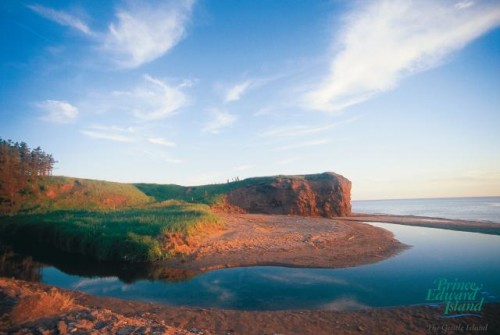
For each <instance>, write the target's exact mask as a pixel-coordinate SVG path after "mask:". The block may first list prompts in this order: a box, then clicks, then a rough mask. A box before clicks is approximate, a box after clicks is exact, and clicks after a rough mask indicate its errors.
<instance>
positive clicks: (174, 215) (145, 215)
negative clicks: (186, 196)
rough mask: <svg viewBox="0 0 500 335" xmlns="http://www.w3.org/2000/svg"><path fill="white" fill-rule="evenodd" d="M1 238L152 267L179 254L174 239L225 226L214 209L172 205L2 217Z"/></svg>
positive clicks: (204, 206) (185, 237)
mask: <svg viewBox="0 0 500 335" xmlns="http://www.w3.org/2000/svg"><path fill="white" fill-rule="evenodd" d="M0 219H1V221H2V224H0V236H1V237H2V239H3V240H5V241H9V242H14V243H21V242H22V243H29V244H40V245H50V246H51V247H55V248H56V249H59V250H61V251H64V252H71V253H79V254H83V255H85V256H89V257H92V258H95V259H98V260H122V261H130V262H150V261H156V260H161V259H165V258H168V257H169V256H171V255H172V253H173V252H175V249H174V247H175V246H174V245H172V244H171V243H169V236H170V237H171V236H181V237H182V238H183V239H188V238H189V237H190V236H192V235H195V234H198V233H200V232H203V231H207V230H209V229H213V228H214V227H220V226H221V225H222V224H221V222H220V220H219V219H218V217H217V216H216V215H215V214H213V213H212V212H211V211H210V209H209V207H208V206H206V205H200V204H188V203H181V202H178V201H167V202H164V203H156V204H152V205H148V206H143V207H138V208H128V209H120V210H114V211H90V210H59V211H51V212H48V213H45V214H40V213H38V214H19V215H16V216H10V217H2V218H0Z"/></svg>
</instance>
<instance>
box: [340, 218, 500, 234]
mask: <svg viewBox="0 0 500 335" xmlns="http://www.w3.org/2000/svg"><path fill="white" fill-rule="evenodd" d="M341 219H342V220H345V221H351V222H366V223H369V222H384V223H392V224H399V225H405V226H416V227H426V228H438V229H449V230H455V231H463V232H469V233H481V234H489V235H500V223H495V222H490V221H468V220H457V219H446V218H436V217H428V216H416V215H390V214H361V213H353V214H352V215H351V216H348V217H343V218H341Z"/></svg>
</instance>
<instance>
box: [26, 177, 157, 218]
mask: <svg viewBox="0 0 500 335" xmlns="http://www.w3.org/2000/svg"><path fill="white" fill-rule="evenodd" d="M150 202H152V199H151V198H150V197H148V196H147V195H145V194H144V193H143V192H141V191H140V190H139V189H138V188H137V187H135V186H134V185H133V184H124V183H114V182H108V181H101V180H90V179H80V178H70V177H59V176H58V177H46V178H43V179H42V180H41V181H40V185H39V192H37V193H36V194H33V195H32V196H30V197H28V198H27V199H26V200H25V202H24V204H23V211H24V212H31V213H41V212H48V211H54V210H68V209H86V210H104V209H117V208H127V207H134V206H141V205H145V204H147V203H150Z"/></svg>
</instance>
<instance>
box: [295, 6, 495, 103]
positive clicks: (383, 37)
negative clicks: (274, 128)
mask: <svg viewBox="0 0 500 335" xmlns="http://www.w3.org/2000/svg"><path fill="white" fill-rule="evenodd" d="M345 22H346V23H345V25H344V27H343V30H342V33H341V34H340V36H339V37H338V39H337V41H336V45H340V46H341V51H340V52H338V53H336V54H335V55H333V56H332V60H331V63H330V69H329V73H328V75H327V76H326V77H325V78H324V79H323V80H322V82H321V84H320V85H318V86H317V87H316V88H314V89H313V90H311V91H309V92H308V93H307V94H306V95H305V96H304V99H303V106H304V107H305V108H307V109H313V110H320V111H326V112H336V111H340V110H342V109H344V108H347V107H349V106H352V105H354V104H358V103H361V102H363V101H365V100H367V99H370V98H371V97H373V96H374V95H376V94H378V93H381V92H385V91H388V90H391V89H393V88H395V87H396V86H397V85H398V83H399V82H400V80H401V79H402V78H404V77H406V76H408V75H411V74H414V73H417V72H420V71H424V70H428V69H431V68H433V67H435V66H437V65H439V64H441V63H442V62H443V60H444V59H445V58H446V57H447V56H448V55H450V54H451V53H452V52H454V51H456V50H458V49H460V48H462V47H464V46H465V45H467V44H468V43H469V42H471V41H472V40H474V39H476V38H478V37H479V36H481V35H482V34H484V33H486V32H487V31H489V30H491V29H493V28H495V27H496V26H498V25H500V6H498V3H496V4H495V3H494V2H493V3H491V2H488V3H482V4H476V3H474V2H472V1H462V2H457V3H453V2H450V1H447V0H440V1H436V0H422V1H411V0H377V1H369V2H365V1H362V2H359V6H358V7H356V8H355V9H354V10H353V11H352V12H351V13H350V15H349V16H348V17H347V18H346V20H345Z"/></svg>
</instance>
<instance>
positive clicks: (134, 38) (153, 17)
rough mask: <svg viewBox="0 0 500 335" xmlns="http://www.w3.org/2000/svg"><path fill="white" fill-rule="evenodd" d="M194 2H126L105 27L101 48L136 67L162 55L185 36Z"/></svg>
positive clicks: (122, 64)
mask: <svg viewBox="0 0 500 335" xmlns="http://www.w3.org/2000/svg"><path fill="white" fill-rule="evenodd" d="M194 2H195V1H194V0H180V1H173V0H170V1H168V0H167V1H141V2H137V3H135V2H132V1H128V2H126V3H125V5H124V6H122V7H121V8H120V9H119V10H118V11H117V12H116V17H117V19H116V21H115V22H113V23H111V24H110V25H109V27H108V31H107V33H106V36H105V38H104V41H103V48H104V50H106V51H107V52H108V53H110V54H111V55H113V57H114V59H115V60H116V62H117V64H118V65H119V66H121V67H124V68H136V67H138V66H140V65H142V64H145V63H148V62H151V61H153V60H155V59H157V58H159V57H161V56H163V55H164V54H166V53H167V52H168V51H170V50H171V49H172V48H173V47H174V46H175V45H176V44H177V43H179V41H181V40H182V38H183V37H184V36H185V35H186V24H187V23H188V21H189V18H190V16H191V10H192V8H193V5H194Z"/></svg>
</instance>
